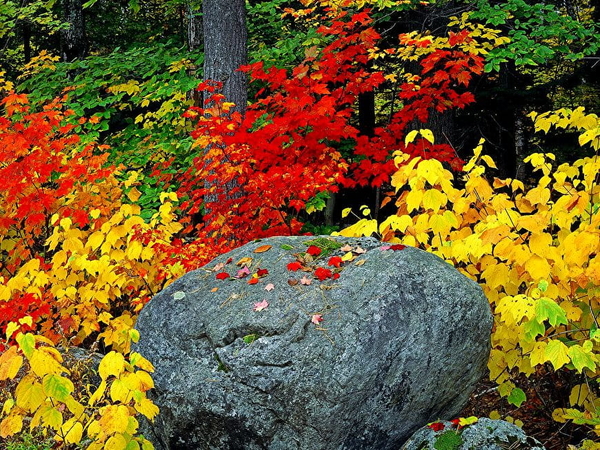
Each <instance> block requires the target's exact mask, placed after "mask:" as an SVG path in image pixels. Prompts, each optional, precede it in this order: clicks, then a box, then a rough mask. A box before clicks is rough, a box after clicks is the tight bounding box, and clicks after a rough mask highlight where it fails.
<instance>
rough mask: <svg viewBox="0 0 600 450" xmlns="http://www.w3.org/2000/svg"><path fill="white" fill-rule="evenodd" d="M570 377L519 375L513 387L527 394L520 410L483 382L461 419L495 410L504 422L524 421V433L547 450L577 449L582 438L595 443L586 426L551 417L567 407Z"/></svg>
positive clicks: (495, 388)
mask: <svg viewBox="0 0 600 450" xmlns="http://www.w3.org/2000/svg"><path fill="white" fill-rule="evenodd" d="M570 377H571V378H572V374H568V373H565V372H561V371H559V372H550V371H544V373H543V374H542V373H539V374H537V375H532V376H531V377H530V378H526V377H525V376H522V377H521V378H519V379H518V382H517V383H516V384H517V385H518V386H519V387H520V388H521V389H523V391H524V392H525V394H526V395H527V402H525V403H523V405H522V406H521V407H520V408H517V407H516V406H514V405H511V404H509V403H508V402H507V401H506V399H504V398H501V396H500V394H499V392H498V389H497V386H496V384H495V383H493V382H492V381H489V380H482V381H481V382H479V383H478V385H477V386H476V388H475V391H474V392H473V394H471V397H470V399H469V403H468V404H467V406H465V408H464V409H463V410H462V412H461V413H460V417H470V416H476V417H489V416H490V413H492V411H497V412H498V413H499V414H500V417H501V418H502V419H504V420H509V421H511V420H512V421H515V422H517V421H521V422H523V425H522V428H523V431H525V433H526V434H527V435H528V436H531V437H533V438H535V439H537V440H538V441H540V442H541V443H542V444H543V445H544V446H545V447H546V449H547V450H566V449H567V448H568V447H569V445H573V446H576V447H577V446H578V445H579V444H580V443H581V441H582V440H584V439H590V440H596V441H597V440H598V436H596V435H595V434H594V433H593V432H591V431H590V428H589V427H584V426H580V425H576V424H573V423H572V422H570V421H569V422H567V423H560V422H557V421H555V420H554V419H553V418H552V413H553V412H554V410H555V409H556V408H565V407H569V405H568V404H565V400H566V401H568V399H569V395H570V391H571V387H572V386H573V385H574V384H577V383H576V382H574V381H575V380H573V379H570ZM511 418H512V419H511ZM519 425H520V424H519Z"/></svg>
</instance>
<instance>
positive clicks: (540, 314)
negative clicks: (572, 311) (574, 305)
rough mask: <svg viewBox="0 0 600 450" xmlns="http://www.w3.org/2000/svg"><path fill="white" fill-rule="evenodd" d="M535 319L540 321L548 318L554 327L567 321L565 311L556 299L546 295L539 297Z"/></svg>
mask: <svg viewBox="0 0 600 450" xmlns="http://www.w3.org/2000/svg"><path fill="white" fill-rule="evenodd" d="M535 319H536V320H537V321H538V322H539V323H542V322H544V321H545V320H548V322H550V325H552V326H553V327H555V326H557V325H559V324H566V323H567V315H566V313H565V311H564V310H563V309H562V308H561V307H560V306H558V304H557V303H556V302H555V301H554V300H552V299H549V298H546V297H542V298H540V299H538V301H537V303H536V305H535Z"/></svg>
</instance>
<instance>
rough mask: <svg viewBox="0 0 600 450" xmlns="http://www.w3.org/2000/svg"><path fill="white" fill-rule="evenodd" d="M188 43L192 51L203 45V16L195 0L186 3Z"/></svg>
mask: <svg viewBox="0 0 600 450" xmlns="http://www.w3.org/2000/svg"><path fill="white" fill-rule="evenodd" d="M185 13H186V18H187V19H186V26H187V43H188V48H189V50H190V51H193V50H197V49H198V48H200V46H201V45H202V16H201V15H200V11H199V9H198V7H197V6H196V5H195V4H194V2H187V4H186V5H185Z"/></svg>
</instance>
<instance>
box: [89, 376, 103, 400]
mask: <svg viewBox="0 0 600 450" xmlns="http://www.w3.org/2000/svg"><path fill="white" fill-rule="evenodd" d="M105 390H106V380H102V381H101V382H100V385H99V386H98V389H96V390H95V391H94V393H93V394H92V395H91V396H90V399H89V400H88V405H90V406H94V405H95V404H96V402H97V401H98V400H100V399H101V398H102V396H103V395H104V391H105Z"/></svg>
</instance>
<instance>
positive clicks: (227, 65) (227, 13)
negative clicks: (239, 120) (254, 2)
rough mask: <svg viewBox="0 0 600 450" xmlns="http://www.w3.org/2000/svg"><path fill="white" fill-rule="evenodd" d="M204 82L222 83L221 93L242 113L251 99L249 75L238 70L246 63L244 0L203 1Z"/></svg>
mask: <svg viewBox="0 0 600 450" xmlns="http://www.w3.org/2000/svg"><path fill="white" fill-rule="evenodd" d="M202 13H203V18H202V19H203V30H204V79H205V80H209V79H210V80H215V81H220V82H221V83H223V89H222V93H223V95H225V98H226V99H227V101H228V102H233V103H235V104H236V107H235V109H236V110H237V111H239V112H241V113H244V112H245V110H246V102H247V100H248V94H247V81H246V74H245V73H242V72H239V71H238V70H237V69H238V68H239V67H240V66H241V65H243V64H247V61H248V57H247V46H246V41H247V30H246V2H245V0H204V2H203V4H202Z"/></svg>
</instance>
